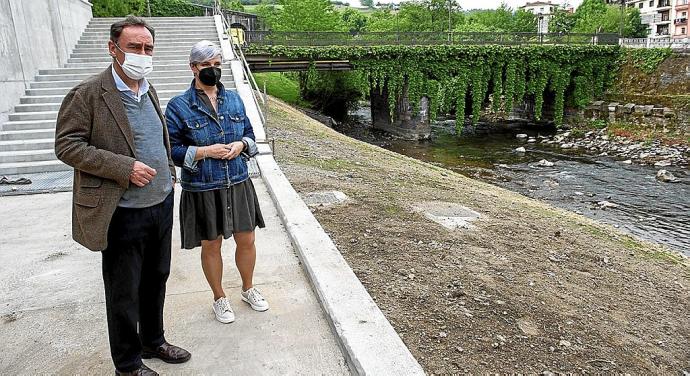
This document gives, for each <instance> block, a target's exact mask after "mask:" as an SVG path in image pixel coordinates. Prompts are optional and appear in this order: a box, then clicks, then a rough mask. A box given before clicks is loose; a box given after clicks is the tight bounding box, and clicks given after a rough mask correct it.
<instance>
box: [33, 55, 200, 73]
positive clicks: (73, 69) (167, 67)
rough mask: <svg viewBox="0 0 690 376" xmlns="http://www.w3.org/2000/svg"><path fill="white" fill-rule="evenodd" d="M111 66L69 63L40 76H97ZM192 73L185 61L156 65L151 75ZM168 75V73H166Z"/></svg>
mask: <svg viewBox="0 0 690 376" xmlns="http://www.w3.org/2000/svg"><path fill="white" fill-rule="evenodd" d="M109 65H110V62H107V63H104V62H100V63H88V64H87V63H67V64H65V67H63V68H56V69H45V70H41V71H39V74H47V75H62V74H73V73H81V74H92V75H93V74H97V73H101V72H103V70H104V69H105V68H107V67H108V66H109ZM182 70H186V71H188V72H189V71H190V70H189V59H187V60H185V63H184V64H177V63H175V64H166V63H163V62H160V63H157V64H154V66H153V73H151V74H156V73H157V72H167V71H182ZM166 74H167V73H166Z"/></svg>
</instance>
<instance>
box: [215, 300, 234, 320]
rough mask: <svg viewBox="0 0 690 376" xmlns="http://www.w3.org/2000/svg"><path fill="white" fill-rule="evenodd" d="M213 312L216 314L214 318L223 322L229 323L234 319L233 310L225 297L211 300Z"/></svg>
mask: <svg viewBox="0 0 690 376" xmlns="http://www.w3.org/2000/svg"><path fill="white" fill-rule="evenodd" d="M213 313H215V314H216V320H218V321H220V322H222V323H223V324H229V323H231V322H233V321H235V312H233V311H232V308H230V302H228V299H226V298H225V297H222V298H219V299H218V300H216V301H215V302H213Z"/></svg>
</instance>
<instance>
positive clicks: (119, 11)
mask: <svg viewBox="0 0 690 376" xmlns="http://www.w3.org/2000/svg"><path fill="white" fill-rule="evenodd" d="M91 3H92V4H93V8H92V9H93V15H94V17H124V16H126V15H128V14H134V15H143V14H144V13H145V10H146V2H145V0H93V1H92V2H91Z"/></svg>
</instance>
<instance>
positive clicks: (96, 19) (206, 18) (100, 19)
mask: <svg viewBox="0 0 690 376" xmlns="http://www.w3.org/2000/svg"><path fill="white" fill-rule="evenodd" d="M123 18H124V17H94V18H92V19H91V22H110V23H113V22H117V21H122V20H123ZM142 18H143V19H144V20H146V22H147V23H154V22H161V21H174V22H182V21H202V20H204V21H213V16H190V17H142Z"/></svg>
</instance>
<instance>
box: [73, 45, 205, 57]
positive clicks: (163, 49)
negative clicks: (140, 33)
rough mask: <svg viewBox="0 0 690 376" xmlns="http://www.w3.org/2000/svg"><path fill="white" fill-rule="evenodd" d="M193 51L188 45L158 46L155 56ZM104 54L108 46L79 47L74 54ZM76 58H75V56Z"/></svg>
mask: <svg viewBox="0 0 690 376" xmlns="http://www.w3.org/2000/svg"><path fill="white" fill-rule="evenodd" d="M191 49H192V46H188V45H186V44H185V45H181V46H172V47H168V46H156V49H155V50H154V54H155V55H158V54H161V53H186V54H187V55H189V51H190V50H191ZM84 53H86V54H103V53H106V54H107V53H108V46H92V45H82V46H77V47H76V48H75V49H74V50H73V51H72V54H84ZM73 57H74V56H73Z"/></svg>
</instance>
